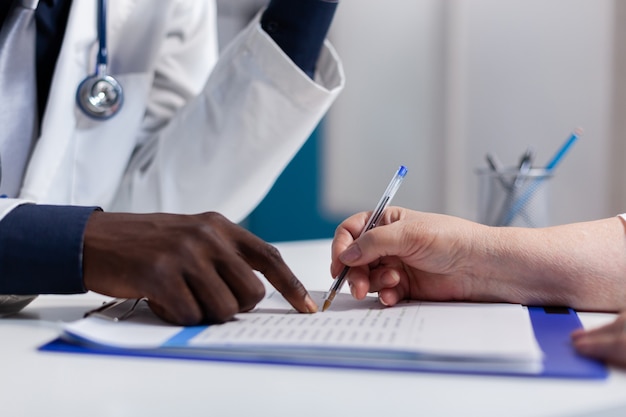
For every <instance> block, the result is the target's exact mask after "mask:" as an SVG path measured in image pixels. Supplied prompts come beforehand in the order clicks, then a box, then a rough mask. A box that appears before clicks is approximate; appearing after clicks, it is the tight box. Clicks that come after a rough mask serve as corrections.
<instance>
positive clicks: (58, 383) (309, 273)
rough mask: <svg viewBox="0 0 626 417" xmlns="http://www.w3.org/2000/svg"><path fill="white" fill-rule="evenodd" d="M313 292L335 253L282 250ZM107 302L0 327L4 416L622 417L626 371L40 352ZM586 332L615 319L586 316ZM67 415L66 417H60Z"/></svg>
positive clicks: (67, 301)
mask: <svg viewBox="0 0 626 417" xmlns="http://www.w3.org/2000/svg"><path fill="white" fill-rule="evenodd" d="M277 246H278V247H279V249H280V250H281V252H282V254H283V257H284V258H285V259H286V260H287V262H288V263H289V265H290V266H291V267H292V269H293V270H294V272H295V273H296V274H297V275H298V276H299V277H301V279H302V281H303V282H304V283H305V284H307V285H308V286H309V288H311V289H323V290H325V289H327V288H326V287H328V286H329V285H330V283H331V281H330V278H329V263H330V242H329V241H310V242H293V243H285V244H278V245H277ZM105 299H106V298H105V297H103V296H100V295H97V294H92V293H89V294H84V295H77V296H42V297H39V298H38V299H37V300H35V301H34V302H33V303H32V304H31V305H30V306H28V307H27V308H26V309H25V310H24V311H23V312H22V313H21V314H19V315H18V316H15V317H13V318H5V319H2V320H0V335H1V336H0V338H1V340H2V342H1V345H0V352H1V353H0V370H1V371H0V375H1V377H0V412H1V413H2V415H6V416H34V415H56V413H59V415H63V416H64V417H72V416H80V417H84V416H90V417H96V416H151V417H154V416H195V415H202V416H207V415H213V416H225V415H235V416H246V415H250V416H254V415H262V416H266V415H273V416H315V417H320V416H324V415H344V416H359V417H361V416H376V417H380V416H384V415H389V414H400V415H402V414H405V413H406V414H408V413H413V412H414V413H416V414H415V415H425V416H457V415H464V416H480V417H489V416H503V415H506V416H507V417H514V416H555V417H556V416H576V417H583V416H597V415H604V416H624V415H626V372H624V371H620V370H614V369H612V370H611V374H610V376H609V378H608V380H606V381H574V380H557V379H537V378H523V377H521V378H513V377H500V376H495V377H494V376H465V375H444V374H425V373H424V374H423V373H402V372H380V371H375V372H372V371H361V370H337V369H322V368H307V367H289V366H272V365H248V364H231V363H217V362H205V361H187V360H163V359H147V358H125V357H109V356H99V355H71V354H62V353H43V352H38V351H37V347H39V346H40V345H42V344H44V343H46V342H48V341H50V340H52V339H54V338H55V337H56V336H57V335H58V333H59V326H60V323H61V322H66V321H71V320H75V319H78V318H80V317H81V316H82V314H83V312H85V311H86V310H89V309H91V308H94V307H96V306H98V305H100V304H101V303H102V302H103V301H104V300H105ZM580 316H581V319H582V320H583V323H584V325H585V326H596V325H599V324H602V323H605V322H607V321H609V320H611V319H612V318H613V317H614V316H613V315H608V314H590V313H585V314H581V315H580ZM61 413H62V414H61Z"/></svg>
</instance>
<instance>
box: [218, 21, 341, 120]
mask: <svg viewBox="0 0 626 417" xmlns="http://www.w3.org/2000/svg"><path fill="white" fill-rule="evenodd" d="M261 14H262V12H260V13H259V14H258V15H257V17H256V19H253V20H252V22H251V23H250V25H249V26H248V28H247V29H246V31H244V34H242V36H244V37H245V39H243V43H242V45H244V48H245V49H244V50H245V53H244V54H243V56H242V57H239V58H238V59H240V60H245V61H247V62H242V64H243V66H244V67H246V68H254V69H256V70H257V72H259V73H263V74H265V75H266V80H267V81H268V82H270V83H271V84H272V86H273V87H274V88H276V89H277V90H279V91H281V92H282V94H283V95H285V96H288V97H292V100H293V102H294V105H296V106H297V107H299V108H301V109H310V108H312V107H317V106H318V105H319V103H320V102H331V101H332V100H333V99H334V98H335V97H336V96H337V95H338V94H339V92H340V91H341V90H342V89H343V87H344V83H345V75H344V71H343V67H342V65H341V60H340V59H339V55H338V54H337V52H336V51H335V49H334V48H333V47H332V45H331V44H330V42H329V41H328V40H324V44H323V47H322V50H321V51H320V53H319V58H318V60H317V63H316V72H315V79H314V80H312V79H311V78H310V77H309V76H308V75H307V74H306V73H305V72H304V71H303V70H302V69H301V68H300V67H298V65H296V63H294V62H293V61H292V60H291V58H290V57H289V56H288V55H287V54H286V53H285V51H283V50H282V49H281V48H280V47H279V46H278V44H277V43H276V42H275V41H274V40H273V39H272V37H271V36H270V35H269V34H268V33H267V32H266V31H265V30H263V28H262V27H261V24H260V18H261ZM228 53H230V51H229V50H228V48H227V50H226V51H224V55H227V54H228ZM294 91H297V92H298V94H295V95H294V94H293V92H294Z"/></svg>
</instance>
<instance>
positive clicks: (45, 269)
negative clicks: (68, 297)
mask: <svg viewBox="0 0 626 417" xmlns="http://www.w3.org/2000/svg"><path fill="white" fill-rule="evenodd" d="M94 210H98V208H97V207H74V206H49V205H35V204H24V205H21V206H18V207H16V208H15V209H13V210H12V211H11V212H10V213H8V214H7V215H6V216H5V217H4V218H3V219H2V220H1V221H0V294H15V295H26V294H73V293H82V292H85V287H84V285H83V265H82V263H83V237H84V232H85V226H86V224H87V220H88V219H89V216H90V215H91V213H93V211H94Z"/></svg>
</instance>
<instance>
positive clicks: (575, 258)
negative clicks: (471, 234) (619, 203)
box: [474, 217, 626, 311]
mask: <svg viewBox="0 0 626 417" xmlns="http://www.w3.org/2000/svg"><path fill="white" fill-rule="evenodd" d="M487 235H488V236H483V237H481V239H483V238H484V239H489V242H488V243H485V242H483V243H484V244H482V245H477V248H482V249H478V251H479V252H482V253H480V255H479V257H478V259H480V260H481V262H482V265H480V266H477V277H478V278H477V279H478V280H479V281H482V285H478V286H476V287H475V290H478V291H484V294H485V297H484V298H490V297H489V296H494V295H495V296H496V297H497V298H501V299H503V300H506V301H513V302H520V303H524V304H531V305H532V304H541V305H545V304H550V305H567V306H571V307H573V308H576V309H581V310H601V311H617V310H622V309H626V233H625V232H624V223H623V221H622V220H621V219H620V218H618V217H614V218H608V219H603V220H597V221H592V222H585V223H574V224H568V225H562V226H555V227H549V228H543V229H521V228H493V229H491V230H490V232H489V233H488V234H487ZM477 265H478V264H477ZM480 275H482V278H480ZM474 296H476V297H478V298H481V295H480V294H474Z"/></svg>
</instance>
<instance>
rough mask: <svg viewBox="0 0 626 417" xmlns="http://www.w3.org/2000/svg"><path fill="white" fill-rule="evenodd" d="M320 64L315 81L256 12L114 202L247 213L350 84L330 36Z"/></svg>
mask: <svg viewBox="0 0 626 417" xmlns="http://www.w3.org/2000/svg"><path fill="white" fill-rule="evenodd" d="M316 71H317V72H316V75H315V80H312V79H311V78H310V77H308V76H307V75H306V74H305V73H304V72H302V71H301V70H300V68H298V67H297V66H296V65H295V64H294V63H293V62H292V61H291V60H290V59H289V58H288V57H287V56H286V55H285V53H284V52H283V51H282V50H281V49H280V48H279V47H278V46H277V45H276V44H275V43H274V41H273V40H272V39H271V37H270V36H268V34H267V33H266V32H265V31H263V30H262V29H261V27H260V24H259V17H258V16H257V18H256V19H255V20H253V21H252V22H251V23H250V25H249V26H248V27H247V28H246V29H245V30H244V31H243V32H242V33H241V34H240V35H239V36H238V37H237V38H236V39H235V40H234V41H233V42H231V44H230V45H229V47H228V48H227V49H226V50H224V51H223V53H222V55H221V56H220V59H219V60H218V62H217V64H216V65H215V67H214V68H213V70H212V72H211V74H210V76H209V78H208V80H207V82H206V84H205V85H204V87H203V88H202V90H201V91H200V93H199V94H197V95H195V96H194V97H193V98H191V99H190V100H189V101H188V102H187V103H186V104H185V105H184V106H183V107H182V108H181V109H180V110H178V111H177V113H176V114H175V115H173V117H172V118H171V120H170V121H169V123H168V124H167V125H166V126H165V127H163V128H162V129H159V130H158V131H156V132H155V133H154V135H153V137H151V138H149V140H146V141H145V144H144V146H143V148H142V149H141V151H140V152H136V154H135V156H134V158H133V160H132V161H131V163H130V165H129V169H128V170H127V172H126V174H125V177H124V179H123V182H122V185H121V187H120V189H119V192H118V195H117V197H116V199H115V204H114V205H113V207H112V209H113V210H129V211H134V212H150V211H166V212H175V213H197V212H203V211H218V212H221V213H222V214H224V215H226V216H227V217H228V218H230V219H231V220H232V221H235V222H236V221H240V220H241V219H243V218H244V217H245V216H246V215H247V214H248V213H249V212H250V211H251V210H252V209H253V208H254V207H255V206H256V205H257V204H258V203H259V202H260V201H261V199H262V198H263V197H264V196H265V194H266V193H267V192H268V191H269V189H270V188H271V186H272V184H273V183H274V181H275V180H276V178H277V177H278V175H279V174H280V173H281V172H282V170H283V169H284V168H285V166H286V165H287V163H288V162H289V161H290V160H291V159H292V158H293V156H294V155H295V153H296V152H297V151H298V150H299V148H300V147H301V146H302V144H303V143H304V142H305V140H306V139H307V138H308V137H309V135H310V134H311V132H312V131H313V130H314V128H315V127H316V126H317V124H318V123H319V121H320V119H321V118H322V117H323V115H324V114H325V112H326V111H327V110H328V108H329V106H330V105H331V103H332V102H333V100H334V99H335V98H336V96H337V95H338V93H339V91H340V90H341V89H342V88H343V84H344V75H343V70H342V67H341V64H340V62H339V59H338V57H337V55H336V53H335V51H334V50H333V48H332V46H331V45H330V44H329V43H328V42H325V43H324V47H323V48H322V51H321V53H320V57H319V60H318V62H317V66H316Z"/></svg>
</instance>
